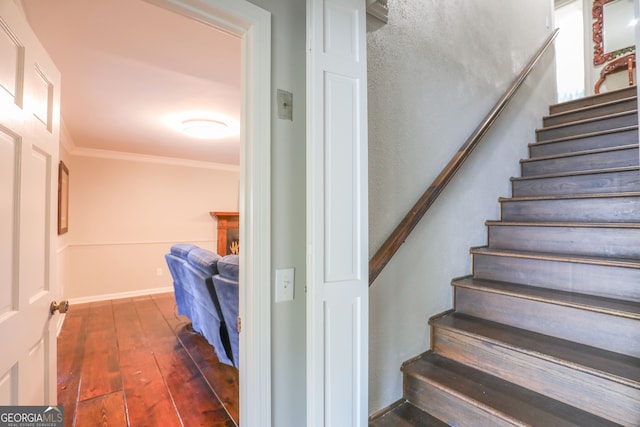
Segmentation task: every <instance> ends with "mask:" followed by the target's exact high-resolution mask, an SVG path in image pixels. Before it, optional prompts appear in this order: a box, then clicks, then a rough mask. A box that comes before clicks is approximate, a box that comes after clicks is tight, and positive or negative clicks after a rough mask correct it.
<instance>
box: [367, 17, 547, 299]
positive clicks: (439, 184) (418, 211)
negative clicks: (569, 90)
mask: <svg viewBox="0 0 640 427" xmlns="http://www.w3.org/2000/svg"><path fill="white" fill-rule="evenodd" d="M558 31H559V29H558V28H556V29H555V30H554V31H553V32H552V33H551V34H550V35H549V37H547V39H546V40H545V42H544V43H543V45H542V46H541V47H540V49H538V51H537V52H536V53H535V54H534V55H533V57H532V58H531V60H530V61H529V63H528V64H527V65H526V66H525V67H524V69H523V70H522V71H521V72H520V74H519V75H518V77H516V79H515V80H514V81H513V83H511V86H509V88H508V89H507V91H506V92H505V93H504V95H502V97H501V98H500V99H499V100H498V102H497V103H496V105H495V106H494V107H493V108H492V109H491V111H490V112H489V114H487V116H486V117H485V118H484V119H483V120H482V122H480V124H479V125H478V127H477V128H476V129H475V130H474V131H473V133H472V134H471V135H470V136H469V138H468V139H467V141H466V142H465V143H464V144H463V145H462V147H461V148H460V149H459V150H458V152H457V153H456V154H455V155H454V156H453V158H452V159H451V160H450V161H449V163H447V165H446V166H445V167H444V169H442V172H440V175H438V177H437V178H436V179H435V180H434V181H433V183H432V184H431V186H429V188H427V191H425V192H424V194H423V195H422V197H420V199H418V201H417V202H416V204H415V205H414V206H413V207H412V208H411V210H410V211H409V212H408V213H407V214H406V215H405V217H404V218H403V220H402V221H401V222H400V224H398V226H397V227H396V228H395V230H393V233H391V235H390V236H389V237H388V238H387V240H385V242H384V243H383V244H382V246H380V249H378V251H377V252H376V253H375V255H374V256H373V257H372V258H371V260H369V286H371V285H372V284H373V282H374V281H375V280H376V278H377V277H378V275H379V274H380V272H381V271H382V269H383V268H384V267H385V266H386V265H387V263H388V262H389V261H390V260H391V258H392V257H393V255H395V253H396V252H397V251H398V249H399V248H400V246H401V245H402V244H403V243H404V241H405V240H406V239H407V237H409V234H411V231H413V229H414V228H415V227H416V225H418V222H420V220H421V219H422V217H423V216H424V214H425V213H426V212H427V210H428V209H429V207H430V206H431V205H432V204H433V202H435V200H436V199H437V198H438V196H439V195H440V193H441V192H442V190H444V188H445V187H446V185H447V184H448V183H449V181H451V179H452V178H453V177H454V175H455V174H456V172H457V171H458V169H460V166H462V164H463V163H464V161H465V160H467V158H468V157H469V155H470V154H471V152H472V151H473V150H474V149H475V148H476V146H477V145H478V143H479V142H480V140H481V139H482V137H483V136H484V135H485V134H486V133H487V131H488V130H489V128H490V127H491V125H492V124H493V123H494V122H495V121H496V119H497V118H498V116H499V115H500V113H502V110H504V108H505V107H506V106H507V104H508V103H509V101H511V98H513V96H514V94H515V93H516V91H517V90H518V88H519V87H520V86H521V85H522V83H523V82H524V80H525V79H526V78H527V76H528V75H529V73H531V70H532V69H533V67H534V66H535V65H536V63H537V62H538V61H539V60H540V58H541V57H542V55H543V54H544V52H545V51H546V50H547V48H548V47H549V45H551V43H552V42H553V40H554V39H555V38H556V36H557V35H558Z"/></svg>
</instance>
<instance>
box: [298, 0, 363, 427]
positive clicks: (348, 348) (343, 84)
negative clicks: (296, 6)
mask: <svg viewBox="0 0 640 427" xmlns="http://www.w3.org/2000/svg"><path fill="white" fill-rule="evenodd" d="M307 22H308V30H307V31H309V34H308V35H307V43H308V52H307V99H308V105H307V239H308V262H307V266H308V267H307V270H308V273H307V291H308V294H307V337H308V338H307V371H308V374H307V421H308V422H307V425H308V426H331V427H339V426H348V427H352V426H365V425H367V405H368V403H367V400H368V393H367V382H368V372H367V371H368V306H369V298H368V295H369V287H368V243H367V242H368V240H367V234H368V225H367V224H368V223H367V216H368V211H367V108H366V105H367V98H366V97H367V80H366V71H367V70H366V67H367V58H366V28H365V26H366V22H365V1H364V0H308V1H307Z"/></svg>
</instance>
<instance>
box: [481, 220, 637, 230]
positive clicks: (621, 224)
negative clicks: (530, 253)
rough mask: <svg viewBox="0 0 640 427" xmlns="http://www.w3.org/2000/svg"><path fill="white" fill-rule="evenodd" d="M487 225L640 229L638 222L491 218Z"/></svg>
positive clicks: (486, 222)
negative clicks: (506, 219) (534, 220)
mask: <svg viewBox="0 0 640 427" xmlns="http://www.w3.org/2000/svg"><path fill="white" fill-rule="evenodd" d="M485 224H486V225H487V226H494V227H495V226H498V227H499V226H505V227H513V226H516V227H518V226H521V227H567V228H627V229H633V230H636V229H639V230H640V223H636V222H573V221H567V222H551V221H550V222H543V221H536V222H525V221H497V220H489V221H485Z"/></svg>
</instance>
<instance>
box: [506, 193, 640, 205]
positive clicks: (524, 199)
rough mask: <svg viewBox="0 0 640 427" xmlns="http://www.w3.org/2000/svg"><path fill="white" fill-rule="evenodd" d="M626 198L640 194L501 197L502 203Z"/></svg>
mask: <svg viewBox="0 0 640 427" xmlns="http://www.w3.org/2000/svg"><path fill="white" fill-rule="evenodd" d="M624 197H640V193H639V192H635V191H629V192H626V193H625V192H621V193H582V194H557V195H549V196H516V197H499V198H498V201H499V202H500V203H508V202H528V201H536V200H573V199H615V198H624Z"/></svg>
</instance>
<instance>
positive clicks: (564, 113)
mask: <svg viewBox="0 0 640 427" xmlns="http://www.w3.org/2000/svg"><path fill="white" fill-rule="evenodd" d="M637 99H638V97H637V96H636V95H632V96H627V97H625V98H618V99H614V100H611V101H607V102H602V103H599V104H592V105H585V106H583V107H579V108H575V109H573V110H567V111H561V112H559V113H550V114H548V115H546V116H543V117H542V118H543V120H544V119H549V118H553V117H562V116H568V115H569V114H575V113H580V112H584V111H589V110H594V109H598V108H602V107H608V106H611V105H616V104H623V103H625V102H629V101H633V100H637Z"/></svg>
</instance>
